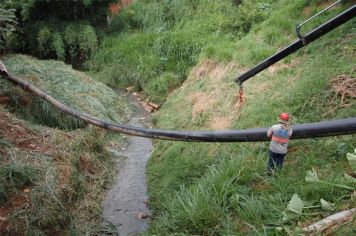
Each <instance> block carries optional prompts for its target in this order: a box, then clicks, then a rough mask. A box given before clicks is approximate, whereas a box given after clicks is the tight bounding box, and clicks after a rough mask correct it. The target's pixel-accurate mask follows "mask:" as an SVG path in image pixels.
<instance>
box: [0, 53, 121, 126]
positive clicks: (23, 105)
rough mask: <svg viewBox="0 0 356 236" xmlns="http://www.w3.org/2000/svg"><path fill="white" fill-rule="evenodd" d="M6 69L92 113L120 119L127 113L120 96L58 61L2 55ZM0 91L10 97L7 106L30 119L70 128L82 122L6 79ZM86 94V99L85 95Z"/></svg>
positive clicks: (64, 100) (35, 121)
mask: <svg viewBox="0 0 356 236" xmlns="http://www.w3.org/2000/svg"><path fill="white" fill-rule="evenodd" d="M3 62H4V64H5V65H6V66H7V69H8V71H9V72H10V73H11V74H13V75H15V76H19V77H20V78H23V79H26V80H28V81H29V82H30V83H32V84H34V85H35V86H37V87H39V88H40V89H42V90H44V91H46V92H48V93H49V94H50V95H52V96H53V97H55V98H57V99H59V100H61V101H62V102H64V103H66V104H68V105H70V106H71V107H74V108H76V109H78V110H80V111H83V112H86V113H88V114H91V115H93V116H95V117H98V118H101V119H106V120H112V121H116V122H120V121H123V119H122V117H125V114H126V113H128V108H127V106H125V105H123V104H125V101H124V98H122V97H120V96H118V95H117V94H116V93H115V92H114V91H112V90H111V89H110V88H107V87H106V86H103V85H102V84H101V83H99V82H96V81H94V80H93V79H91V78H90V77H89V76H87V75H85V74H84V73H81V72H78V71H74V70H73V69H72V68H71V67H70V66H68V65H65V64H64V63H63V62H59V61H41V60H37V59H34V58H32V57H28V56H24V55H12V56H7V57H5V58H4V59H3ZM0 95H1V96H6V97H9V98H10V102H9V104H8V107H9V108H10V109H13V110H14V111H15V112H16V114H18V115H19V116H20V117H22V118H24V119H26V120H31V121H32V122H34V123H37V124H42V125H46V126H49V127H56V128H61V129H66V130H72V129H76V128H80V127H84V126H85V125H86V124H85V123H84V122H83V121H81V120H78V119H76V118H73V117H71V116H69V115H66V114H64V113H62V112H60V111H58V110H57V109H55V108H54V107H53V106H52V105H50V104H49V103H48V102H46V101H44V100H42V99H41V98H39V97H35V96H32V95H31V94H29V93H27V92H24V91H23V90H22V89H19V88H17V87H14V86H13V85H12V84H11V83H10V82H5V81H3V82H2V83H1V84H0ZM88 96H90V99H88Z"/></svg>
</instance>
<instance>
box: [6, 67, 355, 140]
mask: <svg viewBox="0 0 356 236" xmlns="http://www.w3.org/2000/svg"><path fill="white" fill-rule="evenodd" d="M0 75H2V77H4V78H5V79H7V80H9V81H11V82H13V83H15V84H17V85H20V86H21V87H22V88H24V89H25V90H28V91H30V92H32V93H34V94H35V95H37V96H40V97H41V98H42V99H44V100H46V101H48V102H49V103H51V104H52V105H53V106H55V107H56V108H58V109H59V110H61V111H63V112H65V113H66V114H69V115H71V116H74V117H76V118H78V119H81V120H83V121H85V122H87V123H89V124H92V125H95V126H98V127H101V128H104V129H107V130H111V131H115V132H120V133H125V134H130V135H135V136H141V137H147V138H155V139H163V140H173V141H188V142H256V141H267V140H268V138H267V136H266V133H267V128H257V129H247V130H226V131H225V130H224V131H173V130H159V129H146V128H141V127H135V126H129V125H123V124H117V123H112V122H107V121H103V120H99V119H98V118H95V117H93V116H90V115H89V114H86V113H83V112H80V111H78V110H75V109H73V108H71V107H69V106H67V105H65V104H64V103H63V102H61V101H58V100H56V99H55V98H53V97H52V96H50V95H49V94H47V93H45V92H43V91H42V90H40V89H38V88H37V87H35V86H33V85H32V84H30V83H28V82H26V81H24V80H22V79H20V78H18V77H15V76H12V75H10V74H9V73H8V72H7V70H6V67H5V66H4V65H3V64H2V63H1V61H0ZM292 128H293V136H292V139H304V138H316V137H324V136H335V135H345V134H353V133H356V117H355V118H349V119H342V120H334V121H327V122H319V123H310V124H302V125H293V126H292Z"/></svg>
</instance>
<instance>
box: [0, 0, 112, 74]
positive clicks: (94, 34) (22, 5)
mask: <svg viewBox="0 0 356 236" xmlns="http://www.w3.org/2000/svg"><path fill="white" fill-rule="evenodd" d="M111 2H115V1H114V0H104V1H92V0H79V1H42V0H31V1H28V0H13V1H8V0H6V1H4V2H3V3H2V4H1V5H0V9H1V11H0V12H1V13H5V16H6V21H4V22H3V21H2V20H1V25H3V24H6V25H5V26H6V27H5V29H6V31H9V30H11V29H12V31H14V29H15V28H14V27H13V26H12V25H13V22H14V20H16V21H17V22H18V27H16V31H14V32H13V33H12V34H8V35H7V37H6V39H7V40H6V41H7V44H6V49H7V50H8V51H11V52H18V53H27V54H31V55H33V56H36V57H38V58H42V59H58V60H62V61H65V62H66V63H69V64H72V65H73V66H74V67H75V68H83V63H84V62H85V60H87V59H88V58H90V57H91V56H92V55H93V54H94V52H95V51H96V48H97V46H98V37H99V36H98V35H100V34H102V33H100V32H102V31H103V30H105V28H106V25H107V14H108V13H109V3H111ZM2 8H4V9H9V10H5V12H4V9H2ZM15 16H16V18H15ZM72 22H75V23H72ZM1 28H2V27H1ZM3 31H4V30H3V29H1V36H3ZM1 46H3V45H1Z"/></svg>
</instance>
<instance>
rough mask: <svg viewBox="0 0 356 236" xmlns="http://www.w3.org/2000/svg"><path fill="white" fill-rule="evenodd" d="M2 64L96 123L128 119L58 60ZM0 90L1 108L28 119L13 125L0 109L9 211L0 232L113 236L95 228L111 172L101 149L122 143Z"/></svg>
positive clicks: (1, 196)
mask: <svg viewBox="0 0 356 236" xmlns="http://www.w3.org/2000/svg"><path fill="white" fill-rule="evenodd" d="M3 61H4V63H5V64H6V66H7V68H8V70H9V72H10V73H11V74H14V75H16V76H19V77H21V78H25V79H27V80H29V81H30V82H31V83H34V84H35V85H36V86H38V87H40V88H42V89H43V90H45V91H47V92H49V93H50V94H51V95H52V96H53V97H55V98H57V99H60V100H62V101H64V102H66V103H67V104H69V105H71V106H73V107H76V108H78V109H80V110H82V111H85V112H87V113H90V114H91V115H94V116H97V117H98V118H102V119H108V120H112V121H118V122H121V121H124V120H125V119H126V118H127V115H129V114H130V112H129V109H128V108H127V106H126V105H125V104H126V103H125V101H124V99H123V98H122V97H120V96H119V95H117V94H116V93H115V92H113V91H112V90H111V89H110V88H108V87H106V86H105V85H103V84H101V83H100V82H96V81H94V80H92V79H91V78H90V77H89V76H87V75H85V74H83V73H81V72H78V71H74V70H72V69H71V68H70V67H69V66H67V65H65V64H64V63H62V62H56V61H39V60H36V59H34V58H31V57H28V56H23V55H12V56H7V57H4V58H3ZM0 87H1V88H0V92H1V96H5V97H10V101H11V102H10V103H9V104H7V109H9V110H11V111H13V112H15V114H16V115H17V116H20V117H21V118H23V119H29V120H28V121H26V122H25V121H22V120H19V119H18V118H15V117H14V115H11V114H10V113H9V112H8V111H6V110H5V109H4V108H3V107H0V114H1V117H2V118H4V120H3V122H2V125H1V131H0V134H1V136H0V148H1V149H0V161H1V165H0V186H1V187H0V204H1V206H2V207H4V209H5V210H8V211H5V212H9V214H7V215H5V217H6V218H5V221H6V223H8V226H9V227H8V228H6V229H5V228H0V234H16V235H53V234H60V235H69V234H70V235H95V234H96V235H98V234H102V233H113V232H114V229H113V227H112V226H110V225H102V224H101V216H102V213H101V202H102V200H103V192H104V191H105V189H107V188H108V187H109V186H110V184H111V182H112V179H113V175H114V174H115V163H114V160H113V159H112V158H111V156H110V154H109V153H108V151H106V149H105V148H104V147H105V145H106V144H107V143H108V141H109V140H110V141H111V140H113V139H115V140H118V141H119V142H121V141H122V137H120V136H118V135H114V134H112V133H109V132H106V131H104V130H101V129H98V128H95V127H91V126H88V127H85V128H83V129H77V128H79V127H82V125H81V124H80V123H78V121H76V120H73V118H71V117H69V116H65V115H63V114H60V113H58V112H57V111H56V110H55V109H53V108H52V107H51V106H49V105H48V104H47V103H46V102H44V101H41V100H40V99H39V98H36V97H33V96H31V95H29V94H27V93H25V92H23V91H22V90H21V89H20V88H16V87H15V86H13V85H12V84H10V83H8V82H6V81H3V83H1V86H0ZM5 100H7V99H5ZM38 124H42V125H47V126H53V127H56V128H62V129H64V130H70V129H76V130H75V131H71V132H69V131H60V130H55V129H50V128H48V127H44V126H39V125H38ZM5 137H6V138H5Z"/></svg>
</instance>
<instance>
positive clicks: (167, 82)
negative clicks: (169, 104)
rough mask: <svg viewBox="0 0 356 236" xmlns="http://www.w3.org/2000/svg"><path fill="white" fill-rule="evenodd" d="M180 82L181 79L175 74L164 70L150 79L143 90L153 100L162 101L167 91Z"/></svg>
mask: <svg viewBox="0 0 356 236" xmlns="http://www.w3.org/2000/svg"><path fill="white" fill-rule="evenodd" d="M180 83H181V80H180V79H179V77H178V76H177V75H176V74H173V73H168V72H166V73H164V74H161V75H160V77H158V78H157V79H153V80H151V81H150V82H149V83H148V84H147V86H146V89H145V91H146V92H147V94H148V95H149V96H150V97H151V98H152V99H153V100H154V101H157V102H160V103H162V102H164V99H165V97H166V96H167V95H168V93H169V92H170V91H172V90H173V89H174V88H176V87H178V86H179V85H180Z"/></svg>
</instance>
